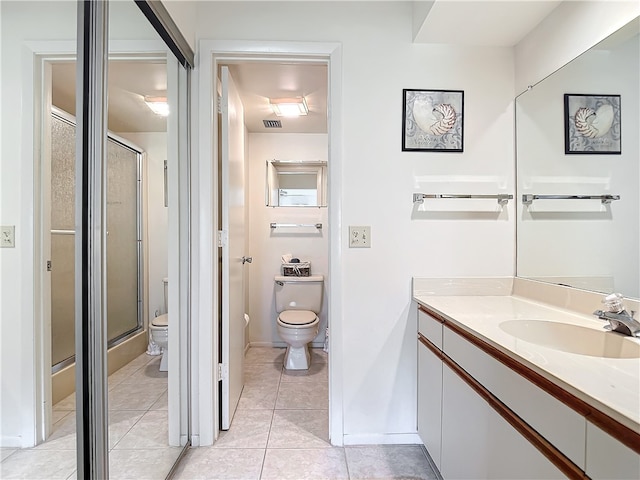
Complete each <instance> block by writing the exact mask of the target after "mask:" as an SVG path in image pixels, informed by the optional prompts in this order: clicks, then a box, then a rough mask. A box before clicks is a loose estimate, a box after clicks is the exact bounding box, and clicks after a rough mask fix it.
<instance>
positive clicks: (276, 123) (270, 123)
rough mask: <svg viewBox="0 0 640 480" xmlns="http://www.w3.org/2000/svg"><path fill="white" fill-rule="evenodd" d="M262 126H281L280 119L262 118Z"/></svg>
mask: <svg viewBox="0 0 640 480" xmlns="http://www.w3.org/2000/svg"><path fill="white" fill-rule="evenodd" d="M262 123H264V128H282V122H281V121H280V120H262Z"/></svg>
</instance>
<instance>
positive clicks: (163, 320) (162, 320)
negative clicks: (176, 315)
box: [151, 313, 169, 327]
mask: <svg viewBox="0 0 640 480" xmlns="http://www.w3.org/2000/svg"><path fill="white" fill-rule="evenodd" d="M151 326H153V327H168V326H169V315H168V314H166V313H165V314H163V315H158V316H157V317H156V318H154V319H153V320H151Z"/></svg>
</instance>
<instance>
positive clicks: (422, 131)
mask: <svg viewBox="0 0 640 480" xmlns="http://www.w3.org/2000/svg"><path fill="white" fill-rule="evenodd" d="M463 110H464V91H462V90H412V89H404V90H402V151H404V152H462V151H463V150H462V148H463Z"/></svg>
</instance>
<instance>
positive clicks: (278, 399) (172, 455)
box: [0, 348, 436, 480]
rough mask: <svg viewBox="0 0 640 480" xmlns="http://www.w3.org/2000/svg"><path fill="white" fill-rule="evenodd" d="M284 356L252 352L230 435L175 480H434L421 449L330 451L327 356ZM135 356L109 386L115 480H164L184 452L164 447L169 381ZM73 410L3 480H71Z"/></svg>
mask: <svg viewBox="0 0 640 480" xmlns="http://www.w3.org/2000/svg"><path fill="white" fill-rule="evenodd" d="M283 358H284V349H280V348H251V349H249V351H248V352H247V356H246V362H245V387H244V390H243V392H242V395H241V397H240V402H239V404H238V409H237V411H236V414H235V416H234V419H233V422H232V424H231V429H230V430H229V431H226V432H222V433H221V435H220V437H219V439H218V441H217V442H216V443H215V445H214V446H211V447H199V448H193V449H191V450H189V452H188V453H187V455H186V456H185V458H184V459H183V460H182V461H181V463H180V465H179V467H178V469H177V471H176V473H175V476H174V478H176V479H189V480H191V479H194V480H195V479H211V480H213V479H221V480H222V479H227V480H244V479H256V480H257V479H263V480H286V479H295V480H306V479H371V480H372V479H410V480H419V479H434V478H436V476H435V474H434V472H433V471H432V470H431V468H430V466H429V463H428V461H427V459H426V456H425V454H424V453H423V450H422V448H421V447H419V446H416V445H375V446H358V447H344V448H339V447H333V446H331V444H330V443H329V430H328V424H329V419H328V378H327V356H326V354H325V353H324V352H322V351H321V350H318V349H314V350H313V360H312V365H311V368H310V369H309V370H308V371H301V372H292V371H287V370H284V369H283V368H282V364H283ZM159 361H160V358H159V357H149V356H147V355H146V354H143V355H141V356H140V357H138V358H137V359H135V360H134V361H133V362H131V363H130V364H129V365H127V366H125V367H123V368H121V369H120V370H118V371H117V372H115V373H114V374H113V375H111V376H110V377H109V447H110V452H109V473H110V478H111V479H158V480H160V479H164V478H165V476H166V474H167V473H168V472H169V470H170V469H171V466H172V465H173V463H174V461H175V459H176V458H177V456H178V454H179V452H180V449H179V448H172V447H167V445H166V438H167V385H166V373H162V372H159V371H158V362H159ZM74 408H75V402H74V397H73V396H70V397H68V398H66V399H64V400H62V401H61V402H59V403H58V404H56V405H55V407H54V417H55V420H56V423H55V425H54V432H53V434H52V436H51V438H50V439H49V441H47V442H46V443H44V444H42V445H39V446H37V447H35V448H31V449H23V450H14V449H2V451H1V453H2V463H0V478H2V479H13V478H23V479H34V480H35V479H47V480H49V479H58V478H59V479H72V478H75V477H76V471H75V463H76V459H75V455H76V453H75V415H74V414H73V411H74Z"/></svg>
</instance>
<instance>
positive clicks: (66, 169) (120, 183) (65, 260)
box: [48, 109, 143, 373]
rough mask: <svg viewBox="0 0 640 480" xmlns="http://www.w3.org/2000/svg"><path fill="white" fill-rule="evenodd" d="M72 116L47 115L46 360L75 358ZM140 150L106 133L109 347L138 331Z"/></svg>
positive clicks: (58, 364)
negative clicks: (48, 329)
mask: <svg viewBox="0 0 640 480" xmlns="http://www.w3.org/2000/svg"><path fill="white" fill-rule="evenodd" d="M75 130H76V125H75V119H74V118H73V117H72V116H71V115H68V114H66V113H65V112H62V111H61V110H58V109H54V111H53V112H52V118H51V261H50V263H49V265H48V268H49V269H50V270H51V363H52V372H53V373H55V372H56V371H58V370H60V369H62V368H63V367H65V366H67V365H69V364H71V363H73V362H74V361H75V323H74V322H75V319H74V316H75V303H74V297H75V295H74V289H75V286H74V281H75V275H74V260H75V180H74V178H75V152H76V133H75ZM142 161H143V152H142V151H141V150H139V149H137V148H135V147H134V146H133V145H131V144H130V143H128V142H126V141H124V140H122V139H119V138H118V137H117V136H115V135H112V134H109V137H108V141H107V172H106V175H107V268H106V270H107V338H108V345H107V347H111V346H114V345H117V344H118V343H119V342H121V341H123V340H125V339H127V338H128V337H130V336H131V335H133V334H135V333H137V332H139V331H140V330H142V326H143V322H142V319H143V275H142V271H143V270H142V259H143V251H142V248H143V245H142V221H141V220H142V188H141V184H142Z"/></svg>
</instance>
